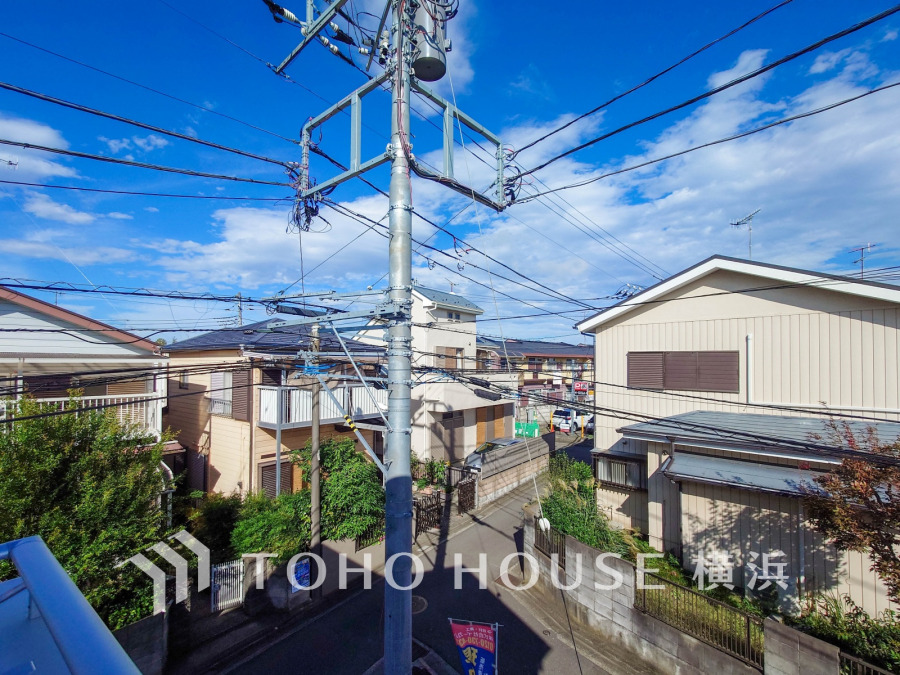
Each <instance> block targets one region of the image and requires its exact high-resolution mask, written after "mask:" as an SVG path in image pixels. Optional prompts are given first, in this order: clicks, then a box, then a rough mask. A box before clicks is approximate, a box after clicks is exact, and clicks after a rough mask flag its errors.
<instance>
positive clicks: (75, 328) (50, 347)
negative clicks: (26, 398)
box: [0, 286, 166, 436]
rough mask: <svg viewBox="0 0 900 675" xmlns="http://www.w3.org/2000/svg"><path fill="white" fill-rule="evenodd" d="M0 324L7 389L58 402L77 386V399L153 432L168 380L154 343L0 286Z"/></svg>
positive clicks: (1, 370)
mask: <svg viewBox="0 0 900 675" xmlns="http://www.w3.org/2000/svg"><path fill="white" fill-rule="evenodd" d="M0 326H2V327H3V328H4V329H5V331H6V332H3V333H0V376H2V378H3V379H4V382H5V385H4V387H3V390H4V391H5V392H8V393H9V394H10V396H11V397H15V396H18V395H21V394H28V395H30V396H33V397H34V398H36V399H39V400H40V401H42V402H43V403H44V404H45V405H46V406H47V407H48V408H51V407H61V406H63V405H64V404H65V403H66V401H67V400H68V390H69V389H81V390H82V391H83V394H84V395H83V397H82V398H81V400H80V405H82V406H96V407H102V408H105V407H109V408H110V409H113V410H115V411H116V414H117V416H118V417H119V418H120V419H121V420H122V421H127V422H132V423H135V424H137V425H139V426H140V427H142V428H143V429H145V430H147V431H149V432H151V433H153V434H155V435H156V436H159V434H160V431H161V429H162V408H163V403H164V399H165V385H166V382H165V378H164V377H163V374H164V367H165V359H164V358H163V357H162V356H161V355H160V347H159V346H158V345H156V344H154V343H153V342H150V341H149V340H144V339H142V338H139V337H137V336H136V335H132V334H131V333H128V332H126V331H123V330H119V329H117V328H114V327H113V326H110V325H108V324H105V323H102V322H100V321H96V320H94V319H91V318H88V317H86V316H82V315H81V314H77V313H76V312H72V311H70V310H67V309H64V308H62V307H58V306H56V305H51V304H50V303H48V302H44V301H43V300H38V299H37V298H33V297H31V296H29V295H25V294H24V293H20V292H19V291H16V290H14V289H11V288H6V287H3V286H0ZM2 398H4V397H3V396H2V395H0V399H2ZM2 414H3V410H2V400H0V416H2Z"/></svg>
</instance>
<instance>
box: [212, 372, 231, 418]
mask: <svg viewBox="0 0 900 675" xmlns="http://www.w3.org/2000/svg"><path fill="white" fill-rule="evenodd" d="M231 383H232V377H231V372H230V371H229V372H220V373H211V374H210V376H209V390H208V391H207V392H206V397H207V398H208V399H209V408H208V409H209V412H210V414H212V415H221V416H223V417H231V392H232V386H231Z"/></svg>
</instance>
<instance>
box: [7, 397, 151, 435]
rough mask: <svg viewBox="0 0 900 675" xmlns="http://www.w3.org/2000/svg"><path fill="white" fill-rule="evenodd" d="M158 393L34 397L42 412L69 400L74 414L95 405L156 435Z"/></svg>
mask: <svg viewBox="0 0 900 675" xmlns="http://www.w3.org/2000/svg"><path fill="white" fill-rule="evenodd" d="M159 396H160V395H159V394H158V393H149V394H120V395H118V396H82V397H80V398H75V399H69V398H39V399H36V400H35V403H37V404H38V405H39V406H40V407H41V410H42V411H43V412H50V411H53V410H65V408H66V406H67V405H68V403H69V401H70V400H73V401H74V402H75V408H76V410H75V414H77V413H78V411H79V410H90V409H96V410H99V411H100V412H104V411H110V412H111V413H112V414H114V415H115V416H116V419H117V420H119V422H121V423H123V424H134V425H137V426H138V428H139V429H140V430H141V431H142V432H143V431H146V432H149V433H152V434H153V435H155V436H156V437H157V438H158V437H159V435H160V432H161V431H162V406H163V401H162V400H157V399H159ZM7 414H8V411H7V407H5V406H2V405H0V419H3V418H4V417H6V415H7Z"/></svg>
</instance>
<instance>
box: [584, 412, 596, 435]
mask: <svg viewBox="0 0 900 675" xmlns="http://www.w3.org/2000/svg"><path fill="white" fill-rule="evenodd" d="M584 433H586V434H592V433H594V416H593V415H591V416H590V417H587V418H585V420H584Z"/></svg>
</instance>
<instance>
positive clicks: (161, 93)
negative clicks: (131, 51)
mask: <svg viewBox="0 0 900 675" xmlns="http://www.w3.org/2000/svg"><path fill="white" fill-rule="evenodd" d="M0 36H3V37H5V38H7V39H9V40H14V41H15V42H18V43H20V44H23V45H26V46H28V47H31V48H32V49H37V50H38V51H42V52H44V53H46V54H50V55H51V56H55V57H57V58H59V59H63V60H64V61H68V62H69V63H74V64H76V65H78V66H81V67H83V68H87V69H89V70H93V71H94V72H97V73H100V74H101V75H106V76H107V77H112V78H115V79H116V80H119V81H121V82H125V83H127V84H131V85H133V86H135V87H140V88H141V89H144V90H146V91H149V92H152V93H154V94H158V95H159V96H165V97H166V98H168V99H171V100H173V101H178V102H179V103H184V104H185V105H189V106H191V107H192V108H196V109H198V110H202V111H203V112H207V113H210V114H212V115H217V116H218V117H222V118H224V119H227V120H231V121H232V122H237V123H238V124H242V125H244V126H245V127H249V128H250V129H255V130H256V131H261V132H263V133H264V134H269V135H270V136H274V137H275V138H280V139H282V140H284V141H287V142H288V143H294V144H296V143H298V141H297V140H295V139H293V138H288V137H287V136H282V135H281V134H278V133H275V132H274V131H269V130H268V129H263V128H262V127H259V126H256V125H255V124H251V123H250V122H245V121H243V120H240V119H238V118H237V117H232V116H231V115H226V114H225V113H223V112H219V111H218V110H215V109H213V108H210V107H208V106H204V105H200V104H198V103H191V102H190V101H186V100H185V99H183V98H178V97H177V96H173V95H172V94H167V93H166V92H164V91H160V90H159V89H154V88H153V87H148V86H147V85H145V84H141V83H140V82H135V81H134V80H129V79H128V78H127V77H121V76H120V75H116V74H114V73H111V72H109V71H107V70H103V69H102V68H97V67H95V66H92V65H89V64H87V63H84V62H83V61H79V60H78V59H73V58H71V57H69V56H65V55H63V54H60V53H58V52H54V51H52V50H50V49H47V48H46V47H40V46H38V45H36V44H33V43H31V42H27V41H26V40H23V39H21V38H17V37H14V36H12V35H9V34H8V33H4V32H2V31H0Z"/></svg>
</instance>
